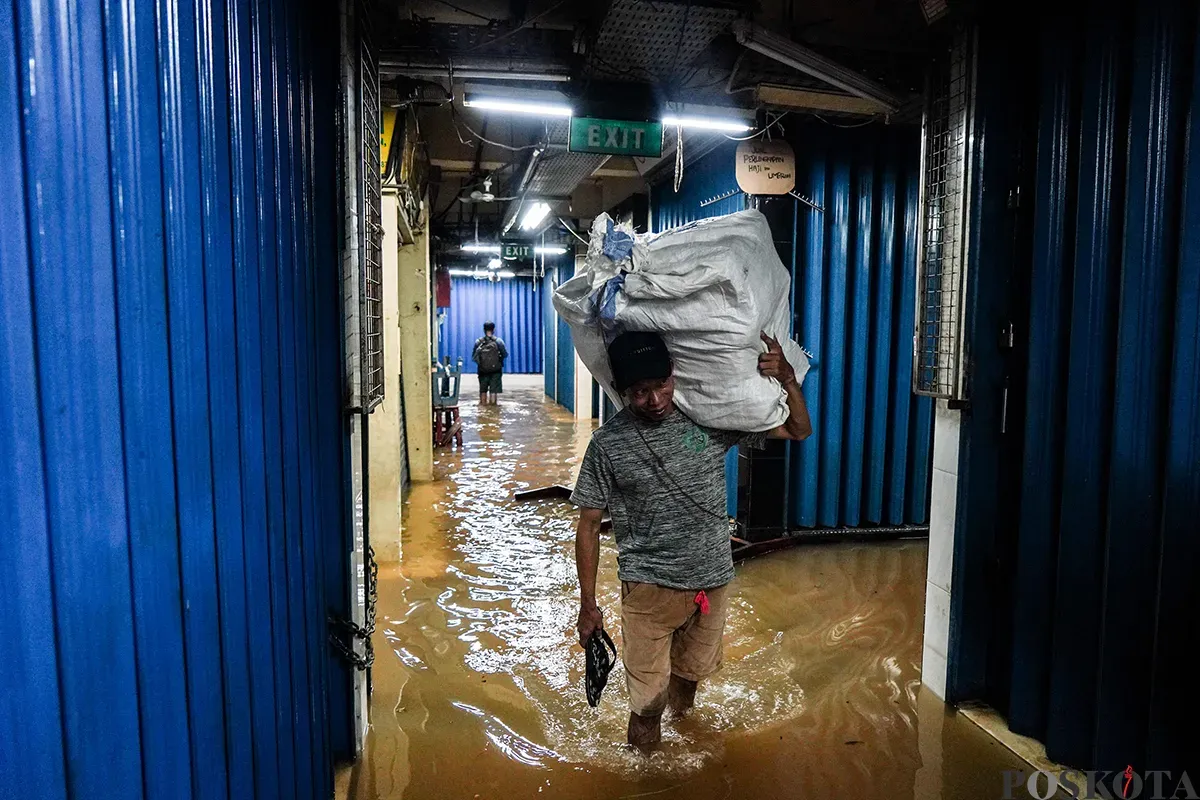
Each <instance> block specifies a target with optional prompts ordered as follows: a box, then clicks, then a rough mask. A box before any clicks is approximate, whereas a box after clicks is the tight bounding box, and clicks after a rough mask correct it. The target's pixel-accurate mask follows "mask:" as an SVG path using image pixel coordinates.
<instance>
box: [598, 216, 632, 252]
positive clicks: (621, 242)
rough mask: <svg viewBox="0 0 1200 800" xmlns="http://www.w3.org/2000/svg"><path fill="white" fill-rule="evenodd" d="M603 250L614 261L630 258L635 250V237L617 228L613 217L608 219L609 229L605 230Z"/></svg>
mask: <svg viewBox="0 0 1200 800" xmlns="http://www.w3.org/2000/svg"><path fill="white" fill-rule="evenodd" d="M603 252H604V255H606V256H608V257H609V258H611V259H612V260H613V261H614V262H618V261H623V260H624V259H626V258H629V254H630V253H632V252H633V237H632V236H630V235H629V234H628V233H626V232H625V231H619V230H616V229H615V228H614V227H613V221H612V220H611V219H610V220H609V221H608V230H607V231H605V232H604V248H603Z"/></svg>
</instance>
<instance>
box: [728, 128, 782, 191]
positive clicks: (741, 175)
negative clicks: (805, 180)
mask: <svg viewBox="0 0 1200 800" xmlns="http://www.w3.org/2000/svg"><path fill="white" fill-rule="evenodd" d="M734 158H735V159H736V163H735V165H734V172H735V174H736V175H737V182H738V187H739V188H741V190H742V191H743V192H745V193H746V194H787V193H788V192H790V191H792V189H795V188H796V154H795V152H793V151H792V146H791V145H790V144H788V143H787V142H784V141H780V140H775V141H770V142H768V141H764V140H763V139H761V138H759V139H747V140H746V141H744V142H742V143H741V144H739V145H738V148H737V153H736V154H735V155H734Z"/></svg>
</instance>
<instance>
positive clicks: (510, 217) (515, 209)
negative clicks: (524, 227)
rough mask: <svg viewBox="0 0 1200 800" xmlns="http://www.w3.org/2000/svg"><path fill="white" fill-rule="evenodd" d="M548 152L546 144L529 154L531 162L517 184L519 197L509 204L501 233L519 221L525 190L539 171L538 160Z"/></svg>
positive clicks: (516, 193)
mask: <svg viewBox="0 0 1200 800" xmlns="http://www.w3.org/2000/svg"><path fill="white" fill-rule="evenodd" d="M544 152H546V147H545V145H542V146H541V147H539V148H537V149H536V150H534V151H533V152H532V153H530V154H529V162H528V163H526V164H525V172H524V173H522V175H521V182H520V183H519V184H517V191H516V192H514V194H515V195H516V196H517V197H518V198H519V199H518V200H515V201H513V202H511V203H509V204H508V209H507V210H506V211H505V212H504V225H503V226H502V227H501V229H500V233H501V235H503V234H506V233H508V231H509V229H510V228H512V226H513V224H514V223H516V221H517V214H518V213H519V212H520V210H521V206H523V205H524V204H525V192H526V190H527V189H528V188H529V182H530V181H532V180H533V173H534V172H536V171H537V165H538V162H539V161H541V159H542V153H544Z"/></svg>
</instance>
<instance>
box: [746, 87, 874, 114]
mask: <svg viewBox="0 0 1200 800" xmlns="http://www.w3.org/2000/svg"><path fill="white" fill-rule="evenodd" d="M754 99H755V100H757V101H758V102H759V103H762V104H763V105H768V106H775V107H778V108H798V109H804V110H806V111H831V112H835V113H839V114H865V115H868V116H871V115H875V114H886V113H888V111H889V109H888V107H887V106H885V105H883V104H882V103H880V102H879V101H877V100H869V99H867V98H865V97H853V96H851V95H845V94H834V93H833V92H822V91H820V90H817V89H801V88H799V87H796V86H782V85H780V84H778V83H760V84H759V85H758V86H757V87H755V90H754Z"/></svg>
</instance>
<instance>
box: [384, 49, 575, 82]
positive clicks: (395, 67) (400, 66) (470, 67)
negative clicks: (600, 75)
mask: <svg viewBox="0 0 1200 800" xmlns="http://www.w3.org/2000/svg"><path fill="white" fill-rule="evenodd" d="M379 72H380V74H381V75H406V76H408V77H410V78H426V79H428V78H448V77H450V74H451V73H453V74H454V77H455V78H464V79H471V80H478V79H486V80H499V81H552V82H556V83H561V82H564V81H569V80H570V79H571V70H570V68H569V67H568V66H567V65H566V64H563V63H561V62H559V61H549V60H544V59H543V60H537V59H521V58H484V57H476V58H461V59H454V58H452V59H450V63H446V62H445V61H440V60H437V59H433V58H420V57H412V58H409V57H405V56H403V55H401V54H398V53H384V54H383V56H382V57H381V58H380V60H379Z"/></svg>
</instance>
